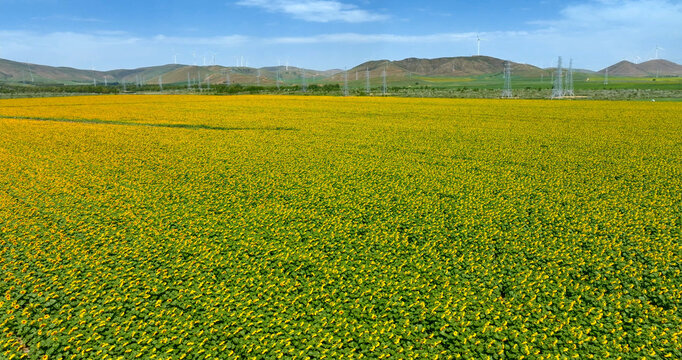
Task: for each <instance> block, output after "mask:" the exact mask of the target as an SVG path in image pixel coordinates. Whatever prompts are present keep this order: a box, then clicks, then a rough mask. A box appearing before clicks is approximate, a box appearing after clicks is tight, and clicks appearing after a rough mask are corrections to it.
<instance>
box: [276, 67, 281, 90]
mask: <svg viewBox="0 0 682 360" xmlns="http://www.w3.org/2000/svg"><path fill="white" fill-rule="evenodd" d="M280 80H281V78H280V76H279V66H278V67H277V79H276V80H275V82H276V83H277V90H279V81H280Z"/></svg>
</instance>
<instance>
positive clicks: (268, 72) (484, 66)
mask: <svg viewBox="0 0 682 360" xmlns="http://www.w3.org/2000/svg"><path fill="white" fill-rule="evenodd" d="M504 63H505V60H502V59H498V58H494V57H489V56H463V57H443V58H436V59H418V58H408V59H403V60H399V61H390V60H373V61H368V62H365V63H362V64H360V65H358V66H355V67H353V68H352V69H350V70H348V79H349V81H360V80H362V79H364V76H365V75H364V73H365V72H367V71H369V73H370V76H371V77H372V78H378V77H380V76H382V73H383V72H384V71H386V75H387V77H388V78H391V79H392V80H394V81H395V80H396V79H411V78H412V76H417V77H422V78H424V77H427V78H439V77H440V78H453V77H478V76H490V75H499V74H500V73H502V71H503V69H504ZM511 66H512V74H513V75H514V76H519V77H527V78H536V77H540V76H541V75H543V74H544V75H545V76H547V75H548V72H549V71H551V69H541V68H538V67H536V66H533V65H528V64H521V63H515V62H512V63H511ZM606 69H608V72H609V75H610V76H624V77H651V76H682V66H681V65H678V64H676V63H674V62H670V61H667V60H650V61H647V62H643V63H640V64H634V63H631V62H629V61H621V62H619V63H617V64H614V65H611V66H609V67H608V68H606ZM606 69H602V70H600V71H599V72H598V73H601V74H604V72H605V71H606ZM580 71H581V70H576V72H580ZM584 72H587V71H584ZM304 74H305V76H306V77H307V78H309V79H310V82H316V83H326V82H329V83H338V82H342V81H344V72H343V70H338V69H333V70H323V71H320V70H313V69H303V68H298V67H293V66H287V67H285V66H270V67H263V68H260V69H256V68H251V67H224V66H219V65H211V66H196V65H181V64H167V65H161V66H151V67H142V68H137V69H117V70H110V71H97V70H83V69H75V68H70V67H52V66H45V65H37V64H29V63H24V62H16V61H11V60H3V59H0V83H3V82H4V83H15V84H17V83H26V84H46V85H49V84H65V85H74V84H93V83H97V84H101V83H104V82H108V83H110V84H116V83H119V84H120V83H122V82H125V83H128V84H135V83H140V84H157V83H158V82H159V81H161V82H163V83H164V84H173V83H175V84H178V83H187V82H188V81H189V82H191V83H194V84H196V83H198V82H201V83H206V82H210V83H212V84H215V83H226V82H227V81H228V79H229V81H230V82H232V83H241V84H261V85H274V84H276V81H277V77H278V76H279V79H280V81H282V82H283V83H286V84H300V83H301V82H302V77H303V76H304Z"/></svg>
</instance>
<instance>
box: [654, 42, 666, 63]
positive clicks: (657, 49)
mask: <svg viewBox="0 0 682 360" xmlns="http://www.w3.org/2000/svg"><path fill="white" fill-rule="evenodd" d="M659 50H665V49H664V48H662V47H660V46H658V45H656V57H655V59H656V60H658V51H659Z"/></svg>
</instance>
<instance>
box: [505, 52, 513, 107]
mask: <svg viewBox="0 0 682 360" xmlns="http://www.w3.org/2000/svg"><path fill="white" fill-rule="evenodd" d="M512 96H513V95H512V89H511V63H509V61H505V62H504V89H502V97H503V98H507V99H510V98H512Z"/></svg>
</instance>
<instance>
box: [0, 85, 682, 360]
mask: <svg viewBox="0 0 682 360" xmlns="http://www.w3.org/2000/svg"><path fill="white" fill-rule="evenodd" d="M680 114H682V103H663V102H658V103H650V102H600V101H547V100H537V101H536V100H507V101H505V100H453V99H399V98H371V97H357V98H354V97H348V98H341V97H305V96H300V97H298V96H234V97H219V96H169V95H165V96H164V95H158V96H157V95H140V96H137V95H122V96H96V97H94V96H93V97H87V96H85V97H69V98H44V99H13V100H0V359H20V358H26V359H136V358H139V359H362V358H366V359H459V358H464V359H505V358H510V359H573V358H587V359H590V358H593V359H606V358H609V359H610V358H613V359H654V358H662V359H665V358H670V359H680V358H682V309H681V306H682V273H681V271H682V240H681V238H682V117H680Z"/></svg>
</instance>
